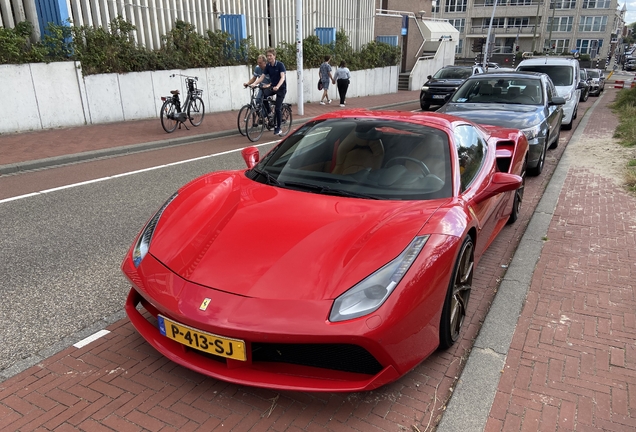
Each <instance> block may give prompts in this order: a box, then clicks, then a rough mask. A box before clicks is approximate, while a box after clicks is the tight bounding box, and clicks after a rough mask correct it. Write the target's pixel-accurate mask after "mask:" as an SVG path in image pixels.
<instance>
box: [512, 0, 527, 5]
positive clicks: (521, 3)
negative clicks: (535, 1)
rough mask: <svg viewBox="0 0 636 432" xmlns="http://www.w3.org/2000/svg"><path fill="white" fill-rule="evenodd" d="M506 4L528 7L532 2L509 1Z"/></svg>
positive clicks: (522, 0) (521, 0) (523, 0)
mask: <svg viewBox="0 0 636 432" xmlns="http://www.w3.org/2000/svg"><path fill="white" fill-rule="evenodd" d="M508 4H509V5H510V6H530V5H531V4H532V0H510V1H509V2H508Z"/></svg>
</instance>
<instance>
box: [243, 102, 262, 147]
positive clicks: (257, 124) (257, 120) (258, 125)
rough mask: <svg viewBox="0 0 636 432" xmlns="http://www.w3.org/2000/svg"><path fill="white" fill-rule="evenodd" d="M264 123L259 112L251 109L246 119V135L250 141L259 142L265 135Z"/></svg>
mask: <svg viewBox="0 0 636 432" xmlns="http://www.w3.org/2000/svg"><path fill="white" fill-rule="evenodd" d="M264 123H265V122H264V121H263V118H262V117H261V116H260V115H259V114H258V112H257V111H256V110H255V109H254V108H251V109H250V112H249V113H248V114H247V117H245V134H246V135H247V138H248V139H249V140H250V141H252V142H254V141H258V140H259V138H260V137H261V135H263V129H264V128H265V124H264Z"/></svg>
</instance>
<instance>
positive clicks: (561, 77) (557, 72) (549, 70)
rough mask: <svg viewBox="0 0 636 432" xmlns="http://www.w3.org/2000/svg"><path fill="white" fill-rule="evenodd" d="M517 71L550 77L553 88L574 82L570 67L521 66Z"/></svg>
mask: <svg viewBox="0 0 636 432" xmlns="http://www.w3.org/2000/svg"><path fill="white" fill-rule="evenodd" d="M519 70H522V71H530V72H541V73H544V74H546V75H548V76H549V77H550V79H551V80H552V82H553V83H554V85H555V86H569V85H572V83H573V82H574V81H573V76H572V74H573V73H574V68H573V67H572V66H556V65H532V66H521V67H519Z"/></svg>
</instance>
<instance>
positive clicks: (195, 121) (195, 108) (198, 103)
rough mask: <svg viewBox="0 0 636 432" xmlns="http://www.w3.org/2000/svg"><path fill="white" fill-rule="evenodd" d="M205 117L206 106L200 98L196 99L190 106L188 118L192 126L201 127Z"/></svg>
mask: <svg viewBox="0 0 636 432" xmlns="http://www.w3.org/2000/svg"><path fill="white" fill-rule="evenodd" d="M204 116H205V104H204V103H203V99H201V98H200V97H198V96H197V97H194V98H193V99H192V101H190V105H188V118H189V119H190V124H192V126H195V127H196V126H199V125H200V124H201V123H202V122H203V117H204Z"/></svg>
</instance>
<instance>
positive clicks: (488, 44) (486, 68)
mask: <svg viewBox="0 0 636 432" xmlns="http://www.w3.org/2000/svg"><path fill="white" fill-rule="evenodd" d="M496 9H497V0H495V4H494V5H493V7H492V15H491V16H490V24H489V25H488V35H487V36H486V51H485V54H484V59H483V60H484V64H483V67H484V70H485V71H488V53H489V52H490V33H491V32H492V22H493V20H494V19H495V10H496Z"/></svg>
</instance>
